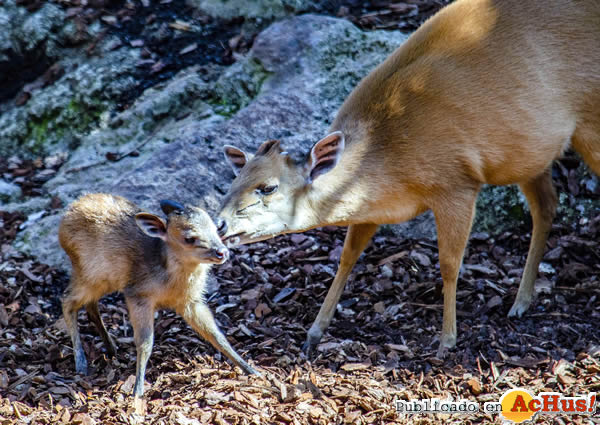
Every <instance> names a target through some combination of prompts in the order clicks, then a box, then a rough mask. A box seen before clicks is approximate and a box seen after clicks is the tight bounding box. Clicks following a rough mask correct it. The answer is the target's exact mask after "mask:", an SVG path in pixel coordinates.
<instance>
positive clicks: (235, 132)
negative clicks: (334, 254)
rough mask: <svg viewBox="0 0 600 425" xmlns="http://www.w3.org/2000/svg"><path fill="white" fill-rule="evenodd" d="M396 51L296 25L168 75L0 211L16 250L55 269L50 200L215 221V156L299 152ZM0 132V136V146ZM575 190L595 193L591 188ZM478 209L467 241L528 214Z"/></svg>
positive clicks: (377, 39) (348, 34)
mask: <svg viewBox="0 0 600 425" xmlns="http://www.w3.org/2000/svg"><path fill="white" fill-rule="evenodd" d="M405 39H406V36H405V35H403V34H401V33H399V32H382V31H381V32H379V31H374V32H363V31H361V30H359V29H358V28H356V27H354V26H353V25H352V24H351V23H349V22H348V21H345V20H340V19H335V18H329V17H323V16H314V15H304V16H299V17H294V18H290V19H285V20H283V21H280V22H277V23H275V24H273V25H271V26H270V27H268V28H267V29H266V30H264V31H263V32H262V33H261V34H260V35H259V36H258V37H257V39H256V40H255V43H254V46H253V48H252V50H251V51H250V53H249V54H248V55H247V56H246V57H245V58H242V59H240V60H239V61H238V62H237V63H236V64H234V65H233V66H231V67H229V68H221V67H216V68H215V69H214V72H215V73H216V74H218V75H220V77H219V78H218V79H217V80H216V82H215V83H214V84H208V83H206V82H205V78H203V77H202V76H201V75H199V72H198V70H197V69H196V68H193V67H192V68H189V69H187V70H185V71H182V72H180V73H179V74H178V75H177V76H175V77H174V78H173V79H172V80H171V81H169V82H167V83H163V84H161V85H160V86H157V87H155V88H153V89H150V90H147V91H146V92H145V93H144V95H143V96H142V97H141V98H140V99H138V100H137V101H136V102H135V103H134V105H133V106H132V107H131V108H129V109H128V110H127V111H125V112H122V113H120V114H117V115H115V116H113V117H110V118H109V117H106V119H103V120H101V125H100V126H99V127H98V128H95V130H93V131H92V132H89V133H85V134H83V135H82V137H81V138H80V140H79V147H78V149H76V150H75V151H74V152H73V153H72V154H71V156H70V158H69V160H68V162H67V163H66V164H65V165H63V167H62V168H61V169H60V171H59V173H58V174H57V176H56V177H55V178H54V179H52V180H50V181H49V182H47V183H46V185H45V188H46V189H47V191H48V193H49V196H48V199H39V198H38V199H36V200H35V201H33V200H30V201H27V202H26V203H24V204H22V203H13V204H9V205H6V206H4V207H3V208H4V209H9V210H10V209H13V210H14V209H19V210H25V211H26V212H27V214H28V221H27V222H26V223H25V225H24V227H25V229H24V231H22V232H20V233H19V240H18V241H17V242H16V247H17V248H18V249H20V250H23V251H26V252H29V253H32V254H34V255H36V256H38V257H40V259H41V260H42V261H44V262H47V263H50V264H66V263H63V261H64V260H65V257H64V255H63V253H62V251H61V250H60V249H59V247H58V243H57V227H58V223H59V220H60V214H61V212H62V211H55V212H53V213H51V214H50V215H46V216H44V215H43V214H48V213H45V212H44V213H43V214H42V215H40V211H43V210H44V207H45V205H47V204H48V202H49V197H50V196H58V197H60V198H61V199H62V201H63V203H64V204H65V205H66V204H68V203H69V202H71V201H72V200H73V199H75V198H76V197H78V196H79V195H81V194H82V193H84V192H95V191H107V192H112V193H116V194H121V195H124V196H126V197H128V198H130V199H132V200H134V201H135V202H137V203H139V204H140V205H141V206H142V207H144V208H146V209H148V210H150V211H155V212H157V210H158V200H159V199H164V198H172V199H175V200H178V201H182V202H191V203H195V204H198V205H200V206H203V207H204V208H206V209H208V210H209V211H210V212H215V211H216V210H217V209H218V207H219V203H220V199H221V197H222V195H223V194H224V193H225V192H226V191H227V189H228V187H229V185H230V182H231V180H232V179H233V177H234V176H233V174H232V172H231V170H230V168H229V167H228V166H227V165H226V164H225V162H224V161H223V155H222V146H223V145H225V144H234V145H237V146H239V147H241V148H243V149H246V150H248V151H251V152H252V151H254V150H255V149H256V148H257V146H258V145H259V144H260V143H261V142H262V141H264V140H267V139H274V138H276V139H281V140H282V143H283V145H284V146H285V148H286V150H288V151H290V152H291V153H292V154H299V153H301V152H306V150H308V149H309V147H310V146H311V145H312V143H314V142H315V141H316V140H318V139H319V138H320V137H322V136H323V135H324V134H325V132H326V131H327V129H328V127H329V125H330V123H331V122H332V120H333V118H334V117H335V114H336V111H337V109H338V108H339V106H340V105H341V103H342V101H343V100H344V98H345V97H346V96H347V95H348V94H349V93H350V91H351V90H352V89H353V88H354V86H355V85H356V84H357V83H358V82H359V80H360V79H361V78H362V77H363V76H364V75H366V74H367V73H368V72H369V71H370V70H372V69H373V68H374V67H375V66H376V65H377V64H378V63H380V62H381V61H382V60H383V59H384V58H385V57H386V56H387V55H388V54H389V53H390V52H392V51H393V50H394V49H395V48H396V47H397V46H399V45H400V44H401V43H402V42H403V41H404V40H405ZM124 60H125V61H126V60H127V58H124ZM113 75H114V74H113ZM67 78H68V77H67ZM117 80H118V78H117ZM102 85H103V86H107V85H108V86H110V82H109V81H104V82H103V83H102ZM59 86H60V85H59ZM82 87H83V88H85V87H88V86H87V85H85V84H84V85H83V86H82ZM80 89H82V88H81V87H78V88H77V90H80ZM98 90H103V89H101V88H98ZM57 101H58V100H57ZM29 113H31V114H32V113H33V111H30V112H29ZM0 119H1V118H0ZM5 124H6V125H10V122H8V123H6V122H5ZM2 131H3V127H2V125H1V124H0V137H1V135H2ZM130 152H135V153H136V154H137V155H136V156H133V155H125V156H123V158H122V159H121V160H119V161H116V162H110V161H107V160H106V154H107V153H112V154H113V156H115V155H116V156H119V155H124V154H127V153H130ZM587 181H588V183H586V184H590V185H594V184H596V185H597V179H596V178H595V177H589V179H588V180H587ZM562 198H563V202H562V206H561V208H562V210H559V214H567V215H569V214H571V215H577V214H581V212H583V211H584V210H585V208H587V207H585V205H583V204H581V203H573V202H572V200H571V198H569V197H567V198H568V199H566V200H565V199H564V198H565V197H564V196H563V197H562ZM586 205H587V204H586ZM479 206H480V208H479V209H478V215H477V217H476V230H487V231H490V233H497V232H499V231H501V230H502V228H508V227H509V226H511V225H514V223H515V222H516V221H519V220H522V219H523V217H524V216H525V215H526V214H527V213H528V212H527V209H526V204H525V202H524V199H523V197H522V196H521V195H519V193H518V191H517V190H516V188H511V187H508V188H492V189H486V190H485V191H484V192H482V195H481V196H480V200H479ZM589 208H595V211H597V210H598V205H597V204H595V206H594V204H593V203H592V202H591V201H590V203H589ZM393 230H394V231H399V232H400V233H401V234H403V235H405V236H409V237H415V238H422V237H434V236H435V225H434V221H433V218H432V216H431V214H426V215H423V216H422V217H420V218H418V219H417V220H413V221H411V222H409V223H405V224H403V225H401V226H394V227H393Z"/></svg>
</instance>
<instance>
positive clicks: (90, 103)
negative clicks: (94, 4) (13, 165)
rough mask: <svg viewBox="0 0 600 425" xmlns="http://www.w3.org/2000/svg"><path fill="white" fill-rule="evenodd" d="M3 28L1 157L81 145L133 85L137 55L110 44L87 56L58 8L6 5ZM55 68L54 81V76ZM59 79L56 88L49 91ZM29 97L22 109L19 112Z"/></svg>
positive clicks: (1, 10)
mask: <svg viewBox="0 0 600 425" xmlns="http://www.w3.org/2000/svg"><path fill="white" fill-rule="evenodd" d="M0 27H1V28H2V30H1V31H0V155H7V156H8V155H10V154H11V153H14V152H17V151H20V152H23V151H26V152H30V153H33V154H41V153H52V152H56V151H66V150H68V149H72V148H73V147H75V146H78V144H79V142H80V139H81V137H82V136H83V135H84V134H86V133H87V132H88V131H90V130H91V129H92V128H94V127H95V126H96V124H97V122H98V121H100V119H101V117H102V114H103V113H104V112H105V111H107V110H108V109H110V108H111V107H112V106H113V105H114V103H115V99H116V98H117V97H118V96H119V95H120V94H121V93H123V92H125V91H126V90H128V89H130V88H131V86H132V85H133V84H134V80H133V78H132V77H131V74H132V70H133V69H134V67H135V62H136V61H137V58H136V55H133V54H132V51H131V49H126V48H123V49H120V50H118V51H109V50H108V49H106V46H108V45H109V44H110V43H111V41H112V40H111V37H107V38H106V40H105V41H104V42H103V43H101V45H100V46H98V50H99V53H100V54H99V55H98V56H95V57H91V58H90V57H87V56H86V55H85V52H83V51H82V49H74V48H72V47H73V46H74V45H77V44H78V43H80V42H81V41H82V39H80V38H78V37H83V36H82V35H81V34H79V33H78V32H77V30H76V29H75V28H74V25H73V23H72V22H71V21H68V20H67V18H66V15H65V12H64V11H63V9H61V8H60V7H59V6H57V5H56V4H54V3H51V2H46V3H44V4H43V6H42V7H41V8H40V9H39V10H37V11H35V12H32V13H29V12H27V11H26V10H25V9H24V8H22V7H17V6H16V5H15V2H14V0H7V1H6V2H3V3H1V4H0ZM100 30H101V29H100V27H99V24H98V23H96V24H94V25H90V26H89V27H88V28H87V31H86V33H85V34H86V35H85V36H86V37H91V36H93V35H95V34H97V33H98V32H99V31H100ZM52 64H54V65H53V66H52V68H51V70H54V72H55V74H56V75H55V76H54V77H53V76H52V75H51V74H50V73H51V72H52V71H48V68H49V67H50V65H52ZM63 74H64V75H63ZM61 75H62V77H61ZM54 78H57V81H56V82H54V81H53V84H48V81H47V80H48V79H54ZM46 85H48V87H46ZM33 91H35V94H34V95H33V96H31V95H30V92H33ZM16 94H19V95H18V96H17V100H16V101H15V100H13V99H12V98H13V97H14V95H16ZM23 97H26V99H25V100H24V102H23V103H24V105H22V106H21V105H20V104H19V105H15V103H19V98H23Z"/></svg>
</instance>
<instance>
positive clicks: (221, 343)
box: [178, 301, 260, 375]
mask: <svg viewBox="0 0 600 425" xmlns="http://www.w3.org/2000/svg"><path fill="white" fill-rule="evenodd" d="M178 313H179V314H181V316H183V318H184V319H185V321H186V322H188V323H189V324H190V326H191V327H192V328H193V329H194V330H195V331H196V332H198V333H199V334H200V335H201V336H202V337H203V338H204V339H206V340H207V341H208V342H210V343H211V344H212V346H213V347H215V348H216V349H217V350H219V351H220V352H221V353H223V354H225V355H226V356H227V357H228V358H229V360H231V361H232V362H233V363H234V364H236V365H238V366H239V367H240V369H242V370H243V371H244V372H246V373H248V374H250V375H260V373H259V372H257V371H256V370H255V369H254V368H253V367H252V366H250V365H249V364H248V363H246V362H245V361H244V359H242V358H241V357H240V355H239V354H238V353H236V351H235V350H234V349H233V347H232V346H231V345H230V344H229V341H227V338H225V335H223V333H222V332H221V331H220V330H219V327H218V326H217V323H216V322H215V319H214V317H213V315H212V313H211V311H210V309H209V308H208V306H207V305H206V304H204V302H202V301H196V302H192V303H191V304H189V305H187V306H186V307H185V308H184V311H181V312H178Z"/></svg>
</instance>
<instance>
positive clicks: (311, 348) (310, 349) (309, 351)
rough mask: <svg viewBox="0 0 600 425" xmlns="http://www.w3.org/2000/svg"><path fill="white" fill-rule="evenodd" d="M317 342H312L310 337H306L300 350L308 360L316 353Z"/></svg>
mask: <svg viewBox="0 0 600 425" xmlns="http://www.w3.org/2000/svg"><path fill="white" fill-rule="evenodd" d="M317 344H318V342H317V343H312V342H311V341H310V339H307V340H306V342H305V343H304V344H303V345H302V352H303V353H304V355H305V356H306V358H307V359H308V360H312V359H314V358H315V355H316V353H317Z"/></svg>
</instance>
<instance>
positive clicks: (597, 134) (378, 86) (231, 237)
mask: <svg viewBox="0 0 600 425" xmlns="http://www.w3.org/2000/svg"><path fill="white" fill-rule="evenodd" d="M330 131H331V134H329V135H328V136H326V137H325V138H323V139H322V140H320V141H318V142H317V143H316V144H315V145H314V146H313V147H312V149H311V150H310V153H309V154H308V155H307V157H306V159H305V160H302V161H300V162H295V161H294V160H292V158H290V157H289V156H288V155H285V154H284V152H282V149H281V147H280V146H279V143H278V142H276V141H268V142H265V143H263V144H262V145H261V146H260V147H259V149H258V151H257V152H256V154H255V155H254V156H251V155H248V154H246V153H245V152H243V151H241V150H240V149H237V148H234V147H232V146H226V147H225V155H226V157H227V158H228V159H229V161H230V162H231V164H232V166H233V168H234V170H235V171H236V173H237V174H238V175H237V178H236V179H235V180H234V182H233V184H232V185H231V189H230V190H229V192H228V194H227V195H226V197H225V200H224V206H223V209H222V211H221V213H220V222H219V223H218V227H219V229H220V233H221V234H222V236H223V239H224V240H226V241H228V242H229V243H230V245H235V244H236V243H250V242H255V241H259V240H263V239H267V238H271V237H273V236H275V235H279V234H282V233H291V232H303V231H306V230H308V229H311V228H314V227H318V226H324V225H341V226H349V228H348V233H347V236H346V241H345V244H344V250H343V253H342V258H341V260H340V265H339V268H338V271H337V274H336V277H335V279H334V281H333V284H332V286H331V288H330V290H329V293H328V294H327V297H326V298H325V302H324V303H323V305H322V307H321V310H320V312H319V315H318V316H317V319H316V320H315V322H314V324H313V325H312V327H311V328H310V330H309V332H308V338H307V343H306V345H305V348H306V349H308V350H309V351H310V350H311V349H313V348H314V347H315V346H316V344H317V343H318V342H319V340H320V339H321V336H322V335H323V331H324V330H325V329H326V328H327V326H328V325H329V323H330V321H331V318H332V316H333V314H334V312H335V306H336V305H337V302H338V300H339V298H340V295H341V293H342V291H343V288H344V285H345V282H346V280H347V278H348V275H349V274H350V271H351V270H352V267H353V266H354V264H355V262H356V260H357V258H358V257H359V255H360V253H361V252H362V251H363V249H364V248H365V246H366V245H367V243H368V241H369V240H370V239H371V237H372V236H373V234H374V233H375V230H376V229H377V226H378V225H380V224H384V223H397V222H401V221H405V220H409V219H411V218H413V217H415V216H417V215H419V214H421V213H423V212H424V211H426V210H429V209H431V210H432V211H433V213H434V216H435V220H436V226H437V234H438V248H439V261H440V271H441V275H442V279H443V282H444V311H443V325H442V334H441V339H440V348H439V351H438V354H439V355H440V356H442V355H443V354H444V352H445V350H446V349H448V348H451V347H453V346H454V345H455V344H456V280H457V277H458V272H459V269H460V265H461V262H462V258H463V253H464V249H465V246H466V243H467V239H468V236H469V232H470V229H471V223H472V221H473V215H474V213H475V200H476V198H477V194H478V192H479V190H480V188H481V186H482V185H483V184H486V183H487V184H494V185H506V184H518V185H519V186H520V188H521V190H522V191H523V193H524V195H525V197H526V198H527V201H528V203H529V207H530V210H531V215H532V218H533V233H532V240H531V246H530V248H529V254H528V257H527V262H526V265H525V270H524V273H523V277H522V280H521V283H520V286H519V291H518V294H517V298H516V301H515V303H514V305H513V306H512V309H511V310H510V313H509V315H510V316H520V315H522V314H523V312H525V310H527V308H528V307H529V305H530V303H531V300H532V296H533V285H534V280H535V277H536V274H537V270H538V266H539V263H540V260H541V258H542V255H543V252H544V246H545V243H546V239H547V236H548V232H549V231H550V228H551V223H552V219H553V217H554V214H555V209H556V203H557V198H556V192H555V190H554V188H553V186H552V180H551V175H550V167H551V164H552V161H553V160H554V159H555V158H557V157H559V156H560V155H561V154H562V153H563V152H564V151H565V150H566V149H567V148H568V147H569V146H571V147H572V148H573V149H575V150H576V151H577V152H578V153H579V154H580V155H581V156H582V157H583V159H584V160H585V162H586V163H587V164H588V165H589V166H590V167H591V168H592V169H593V170H594V171H595V172H596V173H599V172H600V1H597V0H528V1H521V0H457V1H456V2H454V3H452V4H450V5H449V6H447V7H445V8H444V9H442V10H441V11H440V12H438V13H437V14H436V15H435V16H434V17H432V18H431V19H429V20H428V21H427V22H426V23H425V24H423V25H422V26H421V28H419V30H417V31H416V32H415V33H414V34H412V36H411V37H410V38H409V39H408V40H407V41H406V42H405V43H404V44H403V45H402V46H400V47H399V48H398V49H397V50H396V51H395V52H393V53H392V54H391V56H390V57H388V58H387V59H386V60H385V61H384V62H383V63H382V64H380V65H379V66H378V67H377V68H376V69H375V70H373V71H372V72H371V73H370V74H369V75H368V76H366V77H365V78H364V79H363V80H362V81H361V82H360V84H359V85H358V86H357V87H356V88H355V89H354V91H353V92H352V93H351V94H350V95H349V96H348V98H347V99H346V101H345V102H344V104H343V105H342V107H341V108H340V110H339V112H338V114H337V117H336V119H335V121H334V122H333V124H332V125H331V129H330Z"/></svg>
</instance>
